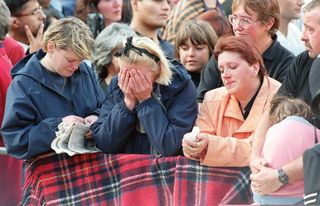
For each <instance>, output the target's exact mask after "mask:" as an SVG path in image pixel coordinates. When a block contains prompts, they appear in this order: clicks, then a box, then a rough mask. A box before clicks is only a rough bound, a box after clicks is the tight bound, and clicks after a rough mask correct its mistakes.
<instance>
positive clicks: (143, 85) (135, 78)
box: [129, 69, 153, 103]
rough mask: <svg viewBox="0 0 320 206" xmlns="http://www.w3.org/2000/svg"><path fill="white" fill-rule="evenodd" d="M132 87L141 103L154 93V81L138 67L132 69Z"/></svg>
mask: <svg viewBox="0 0 320 206" xmlns="http://www.w3.org/2000/svg"><path fill="white" fill-rule="evenodd" d="M129 82H130V83H129V84H130V88H131V90H132V92H133V94H134V96H135V97H136V98H137V100H138V101H139V102H140V103H141V102H143V101H144V100H146V99H149V98H150V97H151V93H152V89H153V88H152V82H151V81H150V80H149V79H148V78H147V77H146V75H144V74H143V73H142V72H141V71H139V70H138V69H132V70H130V81H129Z"/></svg>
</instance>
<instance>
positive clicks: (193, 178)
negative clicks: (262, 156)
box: [22, 153, 251, 206]
mask: <svg viewBox="0 0 320 206" xmlns="http://www.w3.org/2000/svg"><path fill="white" fill-rule="evenodd" d="M249 174H250V170H249V168H213V167H205V166H200V165H199V163H198V162H195V161H192V160H189V159H187V158H185V157H182V156H177V157H156V156H154V155H128V154H118V155H107V154H102V153H96V154H84V155H75V156H73V157H69V156H67V155H65V154H60V155H57V154H47V155H44V156H41V157H38V158H36V159H33V160H31V161H29V162H28V163H27V169H26V181H25V185H24V195H23V200H22V205H121V206H126V205H130V206H132V205H139V206H144V205H148V206H150V205H155V206H157V205H159V206H166V205H177V206H178V205H179V206H180V205H218V204H219V203H220V202H221V203H223V204H247V203H248V202H250V201H251V192H250V187H249V184H250V181H249Z"/></svg>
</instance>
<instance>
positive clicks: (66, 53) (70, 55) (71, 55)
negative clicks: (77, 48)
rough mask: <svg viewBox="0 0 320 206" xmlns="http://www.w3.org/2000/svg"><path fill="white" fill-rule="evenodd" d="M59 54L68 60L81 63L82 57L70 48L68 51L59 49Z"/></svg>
mask: <svg viewBox="0 0 320 206" xmlns="http://www.w3.org/2000/svg"><path fill="white" fill-rule="evenodd" d="M57 52H58V53H60V54H61V56H64V57H65V58H67V59H68V60H70V61H71V60H72V61H81V59H80V57H79V56H78V55H77V54H76V53H75V52H74V51H73V50H72V49H70V48H67V49H57Z"/></svg>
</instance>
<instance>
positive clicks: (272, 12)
mask: <svg viewBox="0 0 320 206" xmlns="http://www.w3.org/2000/svg"><path fill="white" fill-rule="evenodd" d="M279 13H280V11H279V4H278V2H277V0H268V1H266V0H234V1H233V3H232V15H230V16H229V22H230V24H231V25H232V29H233V33H234V35H235V36H242V37H247V38H249V39H250V41H252V42H254V43H255V44H256V46H257V48H258V49H259V51H260V53H261V54H262V57H263V61H264V64H265V67H266V69H267V72H268V74H269V76H270V77H272V78H274V79H276V80H278V81H280V82H282V81H283V80H284V77H285V75H286V73H287V68H288V67H289V66H290V65H291V63H292V60H293V58H294V55H293V54H292V53H291V52H290V51H289V50H287V49H285V48H284V47H283V46H281V45H280V43H279V42H278V41H277V36H276V34H275V33H276V31H277V30H278V28H279ZM220 86H222V81H221V78H220V72H219V70H218V68H217V62H216V60H215V59H214V58H213V57H211V59H210V60H209V62H208V64H207V65H206V66H205V68H204V69H203V70H202V74H201V79H200V84H199V87H198V101H199V102H202V100H203V98H204V94H205V93H206V92H207V91H208V90H211V89H214V88H217V87H220Z"/></svg>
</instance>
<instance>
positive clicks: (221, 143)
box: [200, 134, 251, 167]
mask: <svg viewBox="0 0 320 206" xmlns="http://www.w3.org/2000/svg"><path fill="white" fill-rule="evenodd" d="M208 138H209V144H208V149H207V151H206V154H205V155H204V156H203V158H201V160H200V162H201V165H206V166H212V167H245V166H248V165H249V156H250V152H251V136H250V137H249V138H246V139H238V138H234V137H219V136H215V135H210V134H208Z"/></svg>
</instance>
